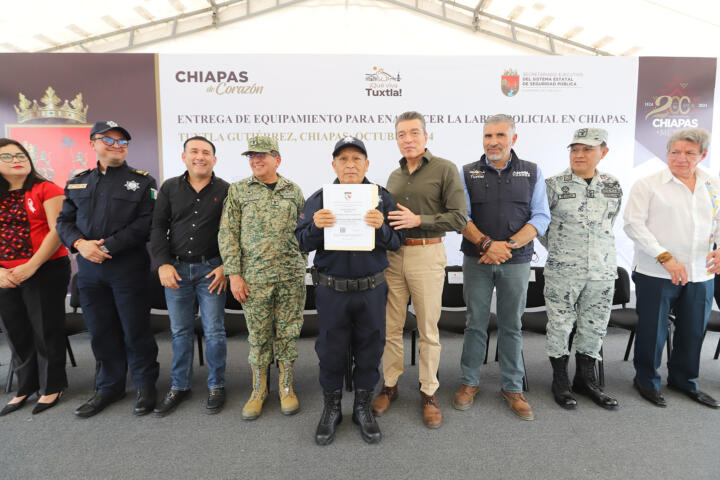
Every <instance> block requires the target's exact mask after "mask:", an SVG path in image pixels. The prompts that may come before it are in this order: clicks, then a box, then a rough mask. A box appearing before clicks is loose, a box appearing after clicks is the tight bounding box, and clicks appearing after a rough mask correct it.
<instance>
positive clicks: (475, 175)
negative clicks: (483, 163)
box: [470, 169, 485, 178]
mask: <svg viewBox="0 0 720 480" xmlns="http://www.w3.org/2000/svg"><path fill="white" fill-rule="evenodd" d="M470 178H485V172H484V171H483V170H477V169H475V170H470Z"/></svg>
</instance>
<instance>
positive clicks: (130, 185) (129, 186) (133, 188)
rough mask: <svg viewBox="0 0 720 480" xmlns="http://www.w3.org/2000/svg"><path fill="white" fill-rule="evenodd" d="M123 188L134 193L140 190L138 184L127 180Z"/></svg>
mask: <svg viewBox="0 0 720 480" xmlns="http://www.w3.org/2000/svg"><path fill="white" fill-rule="evenodd" d="M125 188H126V189H127V190H130V191H132V192H134V191H136V190H137V189H138V188H140V184H139V183H138V182H136V181H135V180H128V181H127V182H125Z"/></svg>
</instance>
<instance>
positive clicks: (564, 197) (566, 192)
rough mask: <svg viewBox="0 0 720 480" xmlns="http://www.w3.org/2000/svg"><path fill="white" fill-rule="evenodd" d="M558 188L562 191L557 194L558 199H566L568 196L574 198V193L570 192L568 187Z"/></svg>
mask: <svg viewBox="0 0 720 480" xmlns="http://www.w3.org/2000/svg"><path fill="white" fill-rule="evenodd" d="M560 190H562V192H563V193H561V194H560V195H558V198H559V199H560V200H567V199H568V198H575V194H574V193H570V187H567V186H566V187H562V188H561V189H560Z"/></svg>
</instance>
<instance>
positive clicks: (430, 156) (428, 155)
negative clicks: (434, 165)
mask: <svg viewBox="0 0 720 480" xmlns="http://www.w3.org/2000/svg"><path fill="white" fill-rule="evenodd" d="M433 158H435V157H434V155H433V154H432V153H430V150H428V149H427V148H426V149H425V153H423V156H422V158H421V159H420V165H422V164H423V163H430V162H431V161H432V159H433ZM423 160H425V162H423ZM406 165H407V158H405V157H402V158H401V159H400V166H401V167H404V166H406Z"/></svg>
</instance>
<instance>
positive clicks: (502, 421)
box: [0, 329, 720, 480]
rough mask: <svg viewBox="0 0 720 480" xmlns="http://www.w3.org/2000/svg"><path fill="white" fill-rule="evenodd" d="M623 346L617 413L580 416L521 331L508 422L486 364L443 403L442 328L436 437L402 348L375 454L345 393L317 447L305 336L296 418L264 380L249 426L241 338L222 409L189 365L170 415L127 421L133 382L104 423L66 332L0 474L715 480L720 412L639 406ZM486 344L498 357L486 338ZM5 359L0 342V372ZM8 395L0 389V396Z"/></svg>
mask: <svg viewBox="0 0 720 480" xmlns="http://www.w3.org/2000/svg"><path fill="white" fill-rule="evenodd" d="M626 341H627V333H626V332H623V331H620V330H613V329H611V330H610V332H609V335H608V337H607V340H606V346H605V357H606V363H605V371H606V382H607V386H606V389H607V391H609V392H612V393H614V394H616V395H617V396H618V398H619V401H620V403H621V407H622V408H621V409H620V410H619V411H617V412H608V411H605V410H603V409H601V408H599V407H597V406H595V405H594V404H592V403H591V402H590V401H588V400H585V399H583V398H581V399H580V407H579V409H578V410H577V411H574V412H567V411H565V410H562V409H561V408H559V407H558V406H556V405H555V403H554V402H553V400H552V397H551V394H550V392H549V389H550V382H551V373H550V365H549V363H548V361H547V359H546V358H545V355H544V350H543V347H544V337H543V336H540V335H534V334H526V335H525V360H526V362H527V369H528V376H529V380H530V392H529V393H528V399H529V401H530V402H531V404H532V406H533V408H534V410H535V416H536V420H535V421H534V422H524V421H522V420H519V419H518V418H516V417H515V416H513V414H512V413H511V412H510V411H509V409H508V408H507V406H506V405H505V403H504V400H503V399H502V398H501V396H500V394H499V383H498V382H499V379H498V366H497V364H496V363H495V362H490V363H489V364H488V365H487V366H486V368H485V369H484V374H483V375H484V376H483V383H482V386H481V391H480V393H479V395H478V397H477V399H476V402H475V404H474V405H473V407H472V408H471V409H470V410H468V411H466V412H459V411H456V410H454V409H453V408H452V406H451V404H450V402H451V398H452V394H453V392H454V390H455V389H456V388H457V387H458V385H459V380H458V378H459V367H458V365H459V359H460V351H461V348H462V336H461V335H456V334H448V333H442V345H443V353H442V362H441V365H440V382H441V386H440V390H439V391H438V395H439V401H440V405H441V407H442V409H443V414H444V423H443V425H442V427H441V428H440V429H438V430H429V429H427V428H425V427H424V426H423V424H422V420H421V410H420V402H419V393H418V391H417V388H418V384H417V367H416V366H410V365H409V358H410V357H409V352H408V353H407V355H406V358H407V362H406V367H407V369H406V373H405V374H404V375H403V376H402V377H401V380H400V397H399V399H398V400H397V401H396V402H394V403H393V405H392V408H391V410H390V411H389V412H388V413H387V414H386V415H385V416H383V417H382V418H380V419H379V423H380V427H381V429H382V432H383V440H382V443H380V444H379V445H372V446H371V445H366V444H365V443H364V442H363V441H362V440H361V438H360V434H359V431H358V429H357V427H356V426H355V425H354V424H353V423H352V421H351V420H350V416H349V413H350V409H351V406H352V394H349V393H347V392H346V393H345V398H344V401H343V411H344V413H345V414H346V416H345V418H344V419H343V422H342V423H341V425H340V427H339V432H338V434H337V436H336V439H335V442H334V443H333V444H332V445H330V446H328V447H318V446H316V445H315V443H314V441H313V434H314V430H315V425H316V423H317V420H318V419H319V416H320V412H321V410H322V395H321V392H320V388H319V385H318V383H317V358H316V356H315V352H314V350H313V339H301V340H300V342H299V349H300V358H299V360H298V368H297V381H296V392H297V393H298V396H299V398H300V401H301V405H302V410H301V412H300V413H299V414H297V415H295V416H292V417H285V416H283V415H281V414H280V409H279V401H278V399H277V386H276V385H277V384H276V381H277V374H276V372H274V373H273V388H272V391H271V396H270V398H269V400H268V401H267V402H266V405H265V409H264V411H263V415H262V416H261V417H260V418H259V419H258V420H256V421H253V422H246V421H243V420H242V419H241V417H240V412H241V409H242V406H243V404H244V402H245V401H246V399H247V396H248V394H249V391H250V370H249V368H248V366H247V360H246V359H247V341H246V339H245V338H237V337H236V338H231V339H229V347H228V357H229V358H228V372H227V377H228V379H227V380H228V383H227V387H228V395H229V397H228V403H227V406H226V408H225V410H224V411H223V412H222V413H221V414H219V415H214V416H208V415H205V414H204V413H203V402H204V400H205V396H206V389H205V384H204V382H205V376H206V374H207V369H206V368H205V367H197V360H196V369H195V378H194V380H193V390H194V394H193V396H192V397H191V398H190V400H189V401H187V402H186V403H184V404H182V405H181V406H180V407H179V408H178V410H177V411H176V412H175V413H174V414H172V415H170V416H168V417H166V418H153V417H152V416H147V417H141V418H136V417H134V416H133V415H132V406H133V402H134V390H133V389H132V387H131V386H130V385H129V386H128V396H127V397H126V398H125V399H124V400H123V401H121V402H119V403H116V404H114V405H112V406H110V407H109V408H108V409H106V410H105V411H104V412H102V413H101V414H100V415H98V416H96V417H93V418H90V419H78V418H75V417H74V415H73V410H74V409H75V407H76V406H78V405H79V404H80V403H82V402H83V401H84V400H86V399H87V398H88V397H89V395H90V393H91V389H92V386H91V383H92V378H93V372H94V361H93V359H92V354H91V352H90V345H89V338H88V336H87V334H85V335H78V336H75V337H73V338H72V345H73V348H74V351H75V355H76V357H77V361H78V366H77V367H76V368H72V367H70V366H69V365H68V375H69V383H70V386H69V388H68V390H67V391H66V392H65V395H64V397H63V399H62V401H61V402H60V404H59V405H58V406H57V407H55V408H53V409H51V410H49V411H47V412H44V413H43V414H40V415H36V416H34V415H31V414H30V410H31V408H32V407H31V405H27V406H26V407H25V408H24V409H22V410H20V411H18V412H15V413H13V414H11V415H8V416H6V417H2V418H0V435H1V437H2V442H1V443H0V444H1V445H2V449H1V453H0V478H3V479H15V478H18V479H19V478H39V479H45V478H57V479H70V478H82V479H85V478H93V479H94V478H103V479H105V478H123V479H130V478H197V479H204V478H221V479H235V478H238V479H245V478H282V479H284V478H287V479H304V478H308V479H309V478H312V479H337V478H358V479H360V478H362V479H370V478H385V479H405V478H408V479H409V478H475V479H476V478H490V479H494V478H532V479H597V478H602V479H607V480H610V479H650V478H653V479H657V478H660V479H665V478H667V479H669V478H693V479H717V478H720V410H712V409H709V408H707V407H703V406H701V405H698V404H695V403H693V402H692V401H691V400H689V399H688V398H686V397H684V396H682V395H680V394H678V393H675V392H666V398H667V400H668V403H669V406H668V408H666V409H660V408H657V407H654V406H652V405H650V404H649V403H647V402H646V401H645V400H643V399H641V398H640V397H639V396H638V395H637V393H636V392H635V391H634V390H633V389H632V385H631V379H632V375H633V368H632V364H631V362H623V361H622V355H623V352H624V348H625V342H626ZM717 341H718V335H717V334H712V333H709V334H708V336H707V338H706V340H705V346H704V350H703V356H702V365H701V377H700V384H701V387H703V389H704V390H706V391H707V392H708V393H710V394H712V395H714V396H715V397H720V360H713V359H712V354H713V352H714V351H715V346H716V345H717ZM158 343H159V347H160V362H161V376H160V380H159V382H158V387H159V389H160V390H165V389H166V388H167V387H168V386H169V365H170V358H171V347H170V338H169V335H167V334H166V335H161V336H158ZM490 345H491V348H492V350H491V352H494V348H495V337H494V336H493V337H492V339H491V342H490ZM406 348H409V340H407V341H406ZM491 357H492V355H491ZM9 358H10V353H9V349H8V346H7V344H6V343H5V340H4V337H3V339H2V340H0V363H2V366H1V367H0V375H1V376H2V378H5V377H4V376H5V373H6V369H7V364H8V361H9ZM571 371H573V372H574V367H572V368H571ZM664 375H665V371H664V369H663V376H664ZM10 398H11V395H2V396H0V402H2V403H3V404H4V403H5V402H6V401H7V400H9V399H10Z"/></svg>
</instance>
